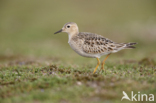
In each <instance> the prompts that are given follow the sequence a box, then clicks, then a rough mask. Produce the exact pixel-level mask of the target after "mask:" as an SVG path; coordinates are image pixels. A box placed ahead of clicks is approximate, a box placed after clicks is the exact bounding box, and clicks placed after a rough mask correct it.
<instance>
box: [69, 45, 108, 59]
mask: <svg viewBox="0 0 156 103" xmlns="http://www.w3.org/2000/svg"><path fill="white" fill-rule="evenodd" d="M69 45H70V47H71V48H72V49H73V50H74V51H75V52H76V53H77V54H79V55H81V56H83V57H89V58H100V57H101V56H102V55H105V54H92V53H86V52H84V51H83V50H82V45H81V44H74V43H69Z"/></svg>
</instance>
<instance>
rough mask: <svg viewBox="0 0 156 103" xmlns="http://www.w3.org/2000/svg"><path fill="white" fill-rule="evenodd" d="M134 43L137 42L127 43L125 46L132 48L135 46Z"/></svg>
mask: <svg viewBox="0 0 156 103" xmlns="http://www.w3.org/2000/svg"><path fill="white" fill-rule="evenodd" d="M135 44H137V43H127V44H126V46H125V48H127V49H134V48H135V47H134V46H133V45H135Z"/></svg>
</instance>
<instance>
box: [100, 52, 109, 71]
mask: <svg viewBox="0 0 156 103" xmlns="http://www.w3.org/2000/svg"><path fill="white" fill-rule="evenodd" d="M109 55H110V54H108V55H107V56H106V58H105V59H104V60H103V62H102V63H101V69H100V71H101V70H104V65H105V61H106V60H107V58H108V56H109Z"/></svg>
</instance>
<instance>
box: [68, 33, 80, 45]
mask: <svg viewBox="0 0 156 103" xmlns="http://www.w3.org/2000/svg"><path fill="white" fill-rule="evenodd" d="M78 34H79V32H74V33H68V43H69V42H70V41H71V40H72V38H74V37H76V36H77V35H78Z"/></svg>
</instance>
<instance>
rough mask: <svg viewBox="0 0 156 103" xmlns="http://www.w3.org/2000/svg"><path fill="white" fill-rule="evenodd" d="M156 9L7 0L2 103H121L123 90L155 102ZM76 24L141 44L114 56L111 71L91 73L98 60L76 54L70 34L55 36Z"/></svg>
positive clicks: (0, 31)
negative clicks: (71, 44)
mask: <svg viewBox="0 0 156 103" xmlns="http://www.w3.org/2000/svg"><path fill="white" fill-rule="evenodd" d="M154 4H155V1H154V0H148V1H147V0H137V1H135V2H134V1H125V0H124V1H123V0H118V1H116V0H111V1H104V0H98V2H97V1H94V0H90V1H89V3H88V1H82V0H80V1H73V0H66V1H61V2H59V1H55V0H51V1H41V0H38V1H35V0H33V1H32V0H27V1H22V2H21V1H20V0H15V1H4V0H1V1H0V8H1V9H0V15H1V19H0V103H21V102H22V103H104V102H105V103H114V102H115V103H120V102H121V98H122V96H123V94H122V91H125V92H126V93H127V94H128V95H129V96H130V94H131V91H134V93H136V94H137V93H138V91H140V93H141V94H144V93H146V94H154V95H155V96H156V89H155V87H156V52H155V51H156V48H155V44H156V41H155V38H156V35H155V34H156V31H155V30H156V28H155V27H156V21H155V20H156V12H155V9H156V6H155V5H154ZM71 21H73V22H76V23H77V24H78V26H79V29H80V31H82V32H83V31H85V32H88V31H89V32H93V33H97V34H100V35H103V36H104V37H107V38H109V39H111V40H113V41H116V42H138V44H137V45H136V49H131V50H122V51H120V52H118V53H115V54H112V55H111V56H110V57H109V58H108V60H107V61H106V64H105V71H104V72H99V69H100V68H99V69H98V70H97V72H96V74H93V73H92V72H93V70H94V68H95V66H96V63H97V61H96V59H93V58H90V59H89V58H84V57H81V56H79V55H77V54H76V53H75V52H74V51H73V50H72V49H71V48H70V46H69V45H68V43H67V41H68V36H67V34H65V33H62V34H58V35H53V33H54V32H56V31H57V30H59V29H61V28H62V26H63V24H64V23H66V22H71ZM104 57H105V56H103V57H102V58H101V60H103V59H104ZM122 102H124V103H127V102H130V101H128V100H123V101H122ZM143 102H145V100H144V101H143Z"/></svg>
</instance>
